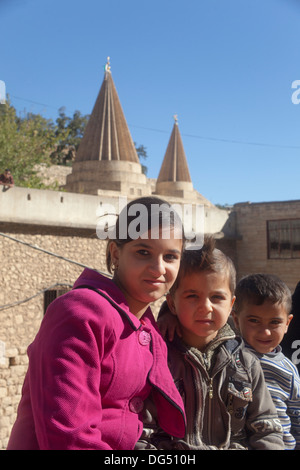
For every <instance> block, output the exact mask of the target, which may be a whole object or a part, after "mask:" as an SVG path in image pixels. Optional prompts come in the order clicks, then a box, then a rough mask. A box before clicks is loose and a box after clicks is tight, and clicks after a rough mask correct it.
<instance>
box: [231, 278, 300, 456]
mask: <svg viewBox="0 0 300 470" xmlns="http://www.w3.org/2000/svg"><path fill="white" fill-rule="evenodd" d="M291 301H292V299H291V292H290V290H289V289H288V287H287V286H286V285H285V284H284V282H282V281H281V279H279V278H278V277H277V276H274V275H270V274H252V275H249V276H246V277H244V278H243V279H241V281H240V282H239V283H238V285H237V288H236V301H235V305H234V311H233V312H232V316H233V319H234V322H235V326H236V327H237V329H238V330H239V331H240V333H241V335H242V337H243V338H244V341H245V342H246V346H248V347H249V348H250V349H251V350H252V351H253V352H254V353H255V354H256V355H257V357H258V358H259V359H260V362H261V366H262V369H263V371H264V375H265V380H266V383H267V386H268V388H269V390H270V393H271V396H272V399H273V402H274V404H275V406H276V408H277V412H278V416H279V418H280V422H281V425H282V428H283V440H284V444H285V449H286V450H291V449H298V450H299V449H300V378H299V374H298V371H297V368H296V367H295V365H294V364H293V363H292V362H291V361H290V360H289V359H288V358H287V357H285V356H284V355H283V353H282V351H281V347H280V346H279V344H280V343H281V341H282V339H283V337H284V335H285V333H286V332H287V330H288V326H289V324H290V322H291V320H292V318H293V316H292V315H290V311H291Z"/></svg>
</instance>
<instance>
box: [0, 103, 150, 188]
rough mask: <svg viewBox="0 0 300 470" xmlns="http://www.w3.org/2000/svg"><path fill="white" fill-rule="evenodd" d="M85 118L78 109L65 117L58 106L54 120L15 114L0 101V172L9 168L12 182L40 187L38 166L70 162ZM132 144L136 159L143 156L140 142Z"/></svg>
mask: <svg viewBox="0 0 300 470" xmlns="http://www.w3.org/2000/svg"><path fill="white" fill-rule="evenodd" d="M88 119H89V116H88V115H86V116H84V115H82V114H81V113H80V111H75V112H74V113H73V116H72V117H68V116H67V115H66V113H65V108H64V107H62V108H60V109H59V111H58V117H57V119H56V121H55V123H54V122H53V121H52V119H45V118H44V117H43V116H41V115H40V114H32V113H27V114H26V115H25V116H24V117H20V116H17V113H16V110H15V108H14V107H13V106H11V104H10V103H9V101H7V102H6V103H4V104H0V173H2V172H3V171H4V169H5V168H9V169H10V170H11V172H12V174H13V177H14V181H15V184H16V186H26V187H32V188H44V187H45V185H44V184H43V183H42V181H41V178H40V177H39V176H38V172H37V169H38V166H39V165H41V164H44V165H48V166H50V165H72V161H73V160H74V159H75V155H76V150H77V149H78V147H79V144H80V141H81V139H82V137H83V134H84V130H85V127H86V124H87V122H88ZM135 147H136V150H137V153H138V156H139V158H140V159H141V158H143V159H145V158H147V152H146V148H145V147H144V146H143V145H139V146H137V145H136V144H135ZM142 169H143V172H144V173H145V174H146V173H147V167H146V166H145V165H142ZM52 189H55V188H54V187H53V188H52Z"/></svg>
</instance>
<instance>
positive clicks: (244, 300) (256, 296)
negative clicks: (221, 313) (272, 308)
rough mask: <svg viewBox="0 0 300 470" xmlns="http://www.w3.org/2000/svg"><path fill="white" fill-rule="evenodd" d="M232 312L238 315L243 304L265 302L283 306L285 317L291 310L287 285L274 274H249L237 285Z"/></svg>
mask: <svg viewBox="0 0 300 470" xmlns="http://www.w3.org/2000/svg"><path fill="white" fill-rule="evenodd" d="M235 295H236V300H235V303H234V306H233V310H234V311H235V312H236V314H237V315H238V314H239V313H240V311H241V309H242V308H243V306H244V305H245V304H251V305H262V304H263V303H264V302H265V301H269V302H271V303H272V304H276V303H279V304H283V306H284V308H285V310H286V313H287V315H289V314H290V312H291V308H292V295H291V291H290V289H289V288H288V287H287V285H286V284H285V283H284V282H283V281H282V280H281V279H280V278H279V277H278V276H276V275H274V274H250V275H248V276H245V277H243V278H242V279H241V280H240V281H239V282H238V284H237V287H236V291H235Z"/></svg>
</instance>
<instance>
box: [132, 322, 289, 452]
mask: <svg viewBox="0 0 300 470" xmlns="http://www.w3.org/2000/svg"><path fill="white" fill-rule="evenodd" d="M168 349H169V367H170V370H171V372H172V375H173V378H174V380H175V383H176V385H177V388H178V389H179V391H180V393H181V395H182V397H183V401H184V403H185V410H186V416H187V433H186V436H185V438H184V439H173V438H172V437H170V436H169V437H168V436H166V434H165V433H162V432H161V431H160V430H159V429H158V428H157V427H156V421H155V408H154V407H153V405H152V404H151V403H150V404H149V403H148V415H147V416H145V419H146V421H147V423H146V424H145V429H144V435H143V439H142V440H141V441H140V442H139V444H138V445H139V447H137V448H143V445H144V446H145V447H146V448H147V445H148V447H149V444H150V446H153V447H154V448H158V449H178V450H183V449H191V450H201V449H230V448H232V449H234V448H239V449H240V448H246V449H263V450H283V448H284V446H283V440H282V429H281V425H280V422H279V420H278V416H277V413H276V409H275V406H274V404H273V402H272V398H271V396H270V393H269V391H268V389H267V387H266V385H265V381H264V376H263V372H262V369H261V366H260V363H259V361H258V359H257V358H256V357H255V356H254V355H253V354H252V353H251V352H250V351H248V350H246V348H245V347H244V343H243V341H242V340H241V339H240V338H239V337H236V336H235V334H234V332H233V331H232V330H231V328H230V327H229V325H225V327H223V328H222V329H221V330H220V331H219V333H218V335H217V337H216V338H215V339H214V340H213V341H212V342H211V343H210V344H209V345H208V347H207V349H206V351H205V352H204V353H201V352H200V351H199V350H197V349H196V348H192V347H187V346H186V345H185V344H183V342H182V341H181V340H180V339H179V338H175V340H174V341H173V342H172V343H169V344H168ZM150 448H151V447H150Z"/></svg>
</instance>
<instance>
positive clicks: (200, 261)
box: [170, 236, 236, 295]
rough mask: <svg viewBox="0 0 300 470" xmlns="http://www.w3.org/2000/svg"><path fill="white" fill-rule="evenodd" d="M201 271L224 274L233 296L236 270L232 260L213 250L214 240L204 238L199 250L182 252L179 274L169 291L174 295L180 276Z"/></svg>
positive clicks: (208, 237) (217, 250)
mask: <svg viewBox="0 0 300 470" xmlns="http://www.w3.org/2000/svg"><path fill="white" fill-rule="evenodd" d="M203 271H208V272H214V273H224V274H225V275H227V276H228V283H229V289H230V292H231V293H232V295H234V291H235V286H236V270H235V267H234V264H233V262H232V260H231V259H230V258H229V257H228V256H227V255H225V253H223V252H222V251H221V250H219V249H217V248H215V239H214V238H213V237H210V236H205V237H204V243H203V246H202V248H201V249H200V250H184V251H183V253H182V257H181V262H180V268H179V273H178V276H177V278H176V281H175V283H174V284H173V286H172V287H171V289H170V294H171V295H174V293H175V291H176V289H177V288H178V286H179V283H180V279H181V278H182V276H185V275H187V274H192V273H199V272H203Z"/></svg>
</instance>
